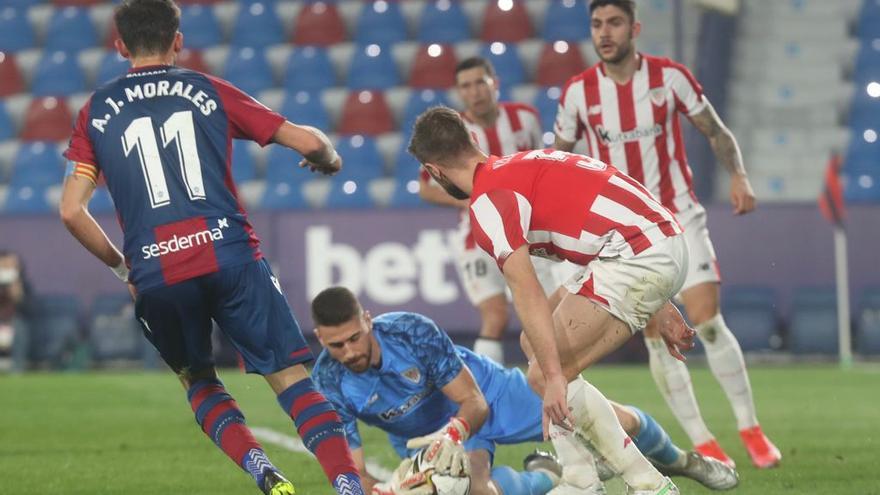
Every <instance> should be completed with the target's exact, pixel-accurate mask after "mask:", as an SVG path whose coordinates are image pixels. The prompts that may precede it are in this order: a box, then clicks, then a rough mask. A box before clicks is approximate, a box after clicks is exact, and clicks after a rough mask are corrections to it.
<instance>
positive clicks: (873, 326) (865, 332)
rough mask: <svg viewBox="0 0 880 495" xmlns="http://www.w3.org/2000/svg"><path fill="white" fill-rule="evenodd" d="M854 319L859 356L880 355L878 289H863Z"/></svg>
mask: <svg viewBox="0 0 880 495" xmlns="http://www.w3.org/2000/svg"><path fill="white" fill-rule="evenodd" d="M856 318H857V321H858V324H857V329H856V330H857V333H856V350H858V352H859V353H861V354H880V287H874V288H869V289H865V291H864V293H862V297H861V301H860V302H859V312H858V314H857V315H856Z"/></svg>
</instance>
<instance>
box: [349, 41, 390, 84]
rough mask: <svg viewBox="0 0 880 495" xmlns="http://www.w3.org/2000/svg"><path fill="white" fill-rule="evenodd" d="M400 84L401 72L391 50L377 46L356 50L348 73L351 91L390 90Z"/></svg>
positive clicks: (362, 47)
mask: <svg viewBox="0 0 880 495" xmlns="http://www.w3.org/2000/svg"><path fill="white" fill-rule="evenodd" d="M400 84H401V80H400V71H399V70H398V68H397V64H396V63H395V62H394V58H393V57H392V56H391V49H390V48H387V47H386V48H383V47H381V46H380V45H375V44H372V45H363V46H358V47H357V48H355V51H354V57H353V58H352V60H351V66H350V69H349V72H348V87H349V88H350V89H388V88H391V87H394V86H399V85H400Z"/></svg>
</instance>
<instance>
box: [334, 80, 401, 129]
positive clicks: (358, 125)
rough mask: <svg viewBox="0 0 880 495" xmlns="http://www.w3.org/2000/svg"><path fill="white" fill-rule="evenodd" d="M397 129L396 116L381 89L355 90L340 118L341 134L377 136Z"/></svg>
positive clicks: (350, 95)
mask: <svg viewBox="0 0 880 495" xmlns="http://www.w3.org/2000/svg"><path fill="white" fill-rule="evenodd" d="M394 129H395V127H394V117H392V116H391V109H390V108H389V107H388V103H386V102H385V95H384V94H383V93H382V92H381V91H369V90H364V91H353V92H351V93H349V95H348V98H347V99H346V100H345V104H344V105H343V107H342V118H341V119H340V120H339V126H338V132H339V133H340V134H366V135H370V136H375V135H377V134H384V133H386V132H391V131H393V130H394Z"/></svg>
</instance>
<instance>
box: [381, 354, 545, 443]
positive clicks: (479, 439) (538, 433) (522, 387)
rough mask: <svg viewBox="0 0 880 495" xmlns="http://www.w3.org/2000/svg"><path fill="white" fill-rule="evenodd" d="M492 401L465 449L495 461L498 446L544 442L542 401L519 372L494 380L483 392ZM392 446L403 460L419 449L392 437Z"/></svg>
mask: <svg viewBox="0 0 880 495" xmlns="http://www.w3.org/2000/svg"><path fill="white" fill-rule="evenodd" d="M483 395H485V396H486V400H487V401H488V402H489V416H487V417H486V422H485V423H483V427H482V428H480V430H479V431H477V433H476V434H475V435H474V436H472V437H471V438H469V439H468V441H467V442H465V443H464V449H465V450H466V451H468V452H471V451H473V450H486V451H488V452H489V457H490V458H494V456H495V446H496V445H499V444H500V445H505V444H507V445H509V444H517V443H525V442H541V441H543V440H544V431H543V429H542V425H541V411H542V408H543V405H542V402H541V398H540V397H538V395H537V394H535V392H534V391H533V390H532V389H531V387H529V384H528V381H527V380H526V377H525V375H523V373H522V371H520V370H519V369H516V368H514V369H506V370H504V371H503V372H502V373H499V375H498V376H496V377H495V379H494V380H493V381H492V386H491V390H483ZM388 437H389V440H390V441H391V446H392V447H394V450H396V451H397V453H398V455H400V456H401V457H404V456H411V455H413V454H415V453H416V452H417V449H407V448H406V439H405V438H401V437H398V436H396V435H388Z"/></svg>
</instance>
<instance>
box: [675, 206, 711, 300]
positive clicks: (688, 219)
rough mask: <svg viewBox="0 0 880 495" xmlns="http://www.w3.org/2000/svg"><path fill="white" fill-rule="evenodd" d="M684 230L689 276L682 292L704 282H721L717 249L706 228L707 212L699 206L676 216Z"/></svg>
mask: <svg viewBox="0 0 880 495" xmlns="http://www.w3.org/2000/svg"><path fill="white" fill-rule="evenodd" d="M675 218H676V220H678V223H680V224H681V227H682V228H683V229H684V238H685V240H686V241H687V244H688V255H689V258H690V261H689V264H688V276H687V279H686V280H685V281H684V285H683V286H682V287H681V290H685V289H689V288H691V287H693V286H695V285H699V284H702V283H704V282H714V283H719V282H721V273H720V272H719V271H718V260H717V259H716V258H715V247H714V246H712V239H710V238H709V229H708V227H706V210H705V209H704V208H703V207H702V206H701V205H699V204H697V205H695V207H694V208H691V209H688V210H686V211H681V212H678V213H676V215H675Z"/></svg>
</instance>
